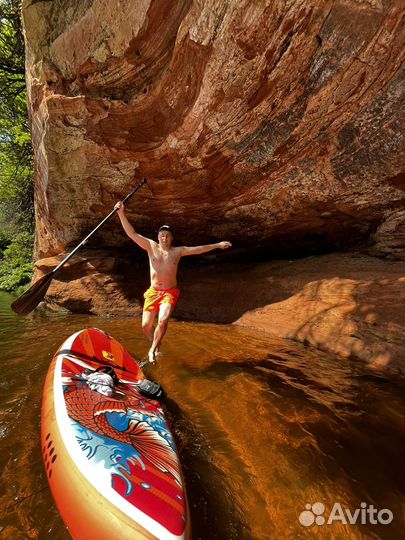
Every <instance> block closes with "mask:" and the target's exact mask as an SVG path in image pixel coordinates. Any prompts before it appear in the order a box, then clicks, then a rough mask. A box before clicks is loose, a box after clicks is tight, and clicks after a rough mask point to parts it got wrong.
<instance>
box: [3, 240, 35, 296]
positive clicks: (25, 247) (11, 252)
mask: <svg viewBox="0 0 405 540" xmlns="http://www.w3.org/2000/svg"><path fill="white" fill-rule="evenodd" d="M32 244H33V235H32V233H29V232H22V233H19V234H18V235H17V236H16V237H15V238H14V239H13V241H12V242H11V244H10V245H9V246H8V247H7V248H6V249H5V250H4V251H3V253H2V259H1V260H0V290H3V291H16V290H18V289H19V288H22V287H24V286H25V285H26V284H27V283H29V282H30V281H31V277H32V262H31V260H32Z"/></svg>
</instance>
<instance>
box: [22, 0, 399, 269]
mask: <svg viewBox="0 0 405 540" xmlns="http://www.w3.org/2000/svg"><path fill="white" fill-rule="evenodd" d="M404 10H405V6H404V4H403V2H402V1H400V0H393V1H388V0H364V1H361V0H334V1H325V2H319V1H318V0H304V1H302V0H295V1H294V0H292V1H289V2H285V1H284V0H283V1H281V0H280V1H277V0H276V1H274V0H272V1H264V0H263V1H261V2H256V1H252V0H249V1H248V0H242V1H240V2H232V1H230V0H209V1H199V0H178V1H176V2H168V1H167V0H142V1H141V0H140V1H137V2H136V3H134V2H133V0H120V1H119V2H117V1H112V0H81V1H80V2H79V1H74V2H72V1H71V0H55V1H53V2H34V1H32V0H24V2H23V18H24V26H25V35H26V43H27V73H28V87H29V95H30V113H31V120H32V135H33V143H34V148H35V155H36V165H37V177H36V209H37V244H36V246H37V247H36V257H37V258H42V257H45V256H49V255H54V254H57V253H60V252H61V251H63V250H64V249H65V248H66V245H68V244H72V243H75V242H77V241H78V240H79V239H80V237H81V236H82V235H83V233H84V232H85V231H86V232H87V231H88V230H90V229H91V227H92V226H94V225H95V224H96V223H97V222H98V221H99V220H100V219H101V218H102V217H103V216H104V215H105V214H106V213H107V211H108V210H110V209H111V207H112V205H113V203H114V202H115V201H116V200H117V199H118V198H122V197H123V196H124V195H125V194H126V193H127V192H128V191H129V190H130V187H131V186H132V185H133V184H134V180H133V179H134V177H136V178H137V179H141V178H142V177H144V176H146V177H147V178H148V179H149V189H148V190H145V191H144V193H143V194H140V195H138V197H137V201H133V203H132V204H131V205H130V208H129V216H130V219H131V220H132V222H133V223H134V224H135V225H136V226H137V227H139V229H140V230H141V231H142V232H143V233H145V234H147V235H151V234H155V231H156V228H157V225H158V224H160V223H162V222H170V223H171V225H172V226H173V227H174V228H175V230H176V232H177V237H178V239H179V241H180V243H191V244H192V243H199V242H207V241H211V240H216V239H223V238H227V239H229V240H231V241H233V242H234V244H235V246H236V248H238V247H239V248H244V249H245V248H247V249H249V248H250V247H252V246H253V245H254V246H259V247H262V248H263V249H269V250H271V254H272V255H274V254H275V255H277V254H281V253H285V252H294V251H295V250H297V249H300V250H301V252H305V251H307V252H308V251H311V250H322V249H331V248H333V247H334V246H335V247H337V248H342V247H345V246H347V245H348V244H352V243H353V242H357V241H359V240H360V241H362V242H363V245H364V246H365V247H368V248H369V249H370V250H371V251H372V252H374V253H376V254H378V255H381V256H388V257H393V258H398V257H400V256H401V255H402V240H403V214H402V208H403V200H404V194H403V189H404V178H405V175H404V172H405V171H404V161H403V155H402V154H403V150H404V138H403V129H402V126H403V120H404V104H405V100H404V92H405V85H404V57H405V48H404V46H403V36H402V30H403V27H404ZM390 231H394V234H388V235H387V232H388V233H390ZM98 238H99V240H98V245H97V247H100V245H105V246H107V247H110V246H124V245H125V244H126V242H127V240H126V238H125V236H124V235H123V234H122V233H121V230H120V226H119V223H118V221H115V222H114V223H111V224H110V225H109V226H108V227H106V228H105V229H104V230H103V231H101V232H100V234H99V237H98Z"/></svg>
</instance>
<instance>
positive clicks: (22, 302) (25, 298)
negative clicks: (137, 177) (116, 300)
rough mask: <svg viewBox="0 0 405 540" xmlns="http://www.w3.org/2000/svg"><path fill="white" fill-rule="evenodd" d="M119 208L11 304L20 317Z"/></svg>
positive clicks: (144, 182) (30, 308) (32, 307)
mask: <svg viewBox="0 0 405 540" xmlns="http://www.w3.org/2000/svg"><path fill="white" fill-rule="evenodd" d="M146 183H147V180H146V178H144V179H143V180H142V182H141V183H140V184H138V185H137V186H136V188H134V189H133V190H132V191H131V193H129V194H128V195H127V196H126V197H125V199H124V200H123V201H122V202H123V203H126V202H127V201H128V200H129V199H130V198H131V197H132V196H133V195H134V194H135V193H136V192H137V191H138V190H139V189H141V187H143V186H144V185H145V184H146ZM117 210H118V209H117V208H114V209H113V210H112V211H111V212H110V213H109V214H108V216H106V217H105V218H104V219H103V221H101V223H99V224H98V225H97V227H96V228H95V229H93V230H92V231H91V233H89V234H88V235H87V236H86V238H84V239H83V240H82V241H81V242H80V244H79V245H78V246H76V247H75V248H74V250H73V251H72V252H71V253H69V255H68V256H67V257H65V258H64V259H63V261H62V262H61V263H59V264H58V266H57V267H56V268H54V269H53V270H51V271H50V272H48V274H45V275H44V276H42V277H41V278H39V279H38V280H37V281H36V282H35V283H33V284H32V285H31V287H30V288H29V289H27V290H26V291H25V292H24V293H23V294H22V295H21V296H20V297H19V298H17V300H15V301H14V302H13V303H12V304H11V309H12V310H13V311H15V313H17V314H18V315H28V313H31V311H33V310H34V309H35V308H36V307H37V305H38V304H39V303H40V302H41V301H42V300H43V299H44V296H45V294H46V292H47V290H48V289H49V286H50V284H51V282H52V280H53V278H54V277H55V275H56V273H57V272H59V270H60V269H61V268H62V267H63V266H64V265H65V264H66V263H67V261H68V260H69V259H71V258H72V257H73V255H74V254H75V253H76V252H77V251H78V250H79V249H80V248H81V247H82V246H84V244H86V242H87V241H88V240H89V239H90V238H91V237H92V236H93V234H95V233H96V232H97V231H98V230H99V229H100V228H101V227H102V226H103V225H104V223H106V222H107V221H108V220H109V219H111V218H112V216H113V215H114V214H115V212H117Z"/></svg>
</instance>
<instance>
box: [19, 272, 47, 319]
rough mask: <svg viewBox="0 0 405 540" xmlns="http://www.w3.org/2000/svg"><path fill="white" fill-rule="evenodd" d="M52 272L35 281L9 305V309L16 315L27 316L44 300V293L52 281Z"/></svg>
mask: <svg viewBox="0 0 405 540" xmlns="http://www.w3.org/2000/svg"><path fill="white" fill-rule="evenodd" d="M53 276H54V274H53V272H49V274H46V275H45V276H42V277H41V278H39V279H37V281H36V282H35V283H33V284H32V285H31V287H30V288H29V289H27V290H26V291H25V292H24V293H23V294H22V295H21V296H19V297H18V298H17V300H14V302H13V303H12V304H11V309H12V310H13V311H15V313H17V314H18V315H28V313H31V311H33V310H34V309H35V308H36V307H37V305H38V304H39V303H40V302H41V300H43V299H44V296H45V295H46V291H47V290H48V289H49V285H50V284H51V281H52V279H53Z"/></svg>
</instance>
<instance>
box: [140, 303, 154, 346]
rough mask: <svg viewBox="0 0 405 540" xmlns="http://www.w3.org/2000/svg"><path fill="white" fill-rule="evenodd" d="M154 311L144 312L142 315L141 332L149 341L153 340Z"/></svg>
mask: <svg viewBox="0 0 405 540" xmlns="http://www.w3.org/2000/svg"><path fill="white" fill-rule="evenodd" d="M155 318H156V311H155V310H154V309H153V310H152V311H144V312H143V313H142V330H143V333H144V334H145V336H146V337H147V338H148V339H149V341H152V340H153V323H154V322H155Z"/></svg>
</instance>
